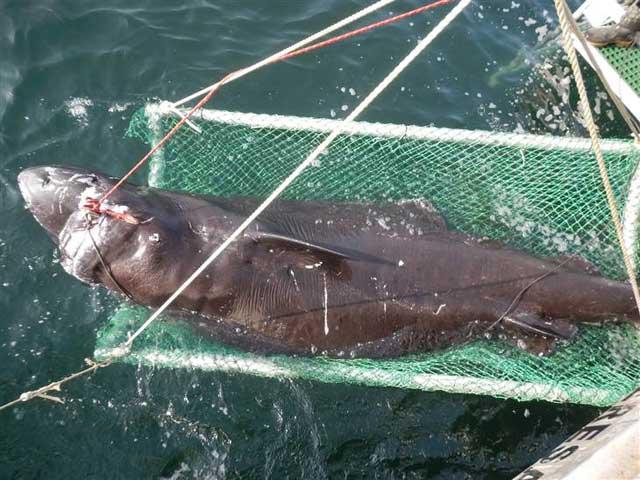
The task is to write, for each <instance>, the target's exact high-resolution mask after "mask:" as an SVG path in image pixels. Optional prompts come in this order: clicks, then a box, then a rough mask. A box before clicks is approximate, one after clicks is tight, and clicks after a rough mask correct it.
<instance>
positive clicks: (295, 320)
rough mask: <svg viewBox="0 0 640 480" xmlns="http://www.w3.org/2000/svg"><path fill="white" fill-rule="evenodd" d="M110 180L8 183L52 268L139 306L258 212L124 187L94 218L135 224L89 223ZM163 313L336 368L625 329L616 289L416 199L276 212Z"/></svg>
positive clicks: (47, 170)
mask: <svg viewBox="0 0 640 480" xmlns="http://www.w3.org/2000/svg"><path fill="white" fill-rule="evenodd" d="M115 181H116V179H113V178H109V177H107V176H105V175H102V174H100V173H94V172H90V171H87V170H84V169H81V168H77V167H34V168H29V169H26V170H24V171H23V172H21V173H20V175H19V184H20V190H21V192H22V194H23V196H24V199H25V201H26V204H27V207H28V208H29V210H30V211H31V213H32V214H33V216H34V217H35V218H36V220H37V221H38V222H39V223H40V224H41V225H42V226H43V227H44V228H45V230H46V231H47V232H48V234H49V236H50V237H51V238H52V239H53V240H54V242H55V243H56V244H57V246H58V248H59V249H60V252H61V259H62V261H61V263H62V266H63V267H64V268H65V270H66V271H67V272H68V273H70V274H71V275H73V276H75V277H76V278H78V279H80V280H82V281H83V282H87V283H90V284H102V285H104V286H106V287H107V288H108V289H109V290H111V291H113V292H116V293H119V292H121V291H122V290H124V291H125V292H126V293H127V294H129V295H130V296H131V297H132V299H133V300H134V301H135V302H137V303H139V304H142V305H147V306H150V307H157V306H159V305H160V304H162V303H163V302H164V301H165V299H167V298H168V297H169V296H170V295H171V294H172V293H173V292H174V291H175V290H176V289H177V287H178V286H179V285H180V284H181V283H182V282H183V281H184V280H185V279H186V278H187V277H188V276H189V275H190V274H191V273H192V272H193V271H194V270H195V269H196V268H197V267H198V266H200V265H201V263H202V262H203V261H204V260H205V258H207V256H208V255H209V254H210V253H211V252H212V251H213V250H214V249H215V247H217V246H218V245H220V243H221V242H222V241H223V240H224V239H225V238H227V237H228V236H229V235H230V233H231V232H232V231H233V230H234V229H235V228H236V227H237V226H238V225H239V224H240V222H241V221H242V220H243V219H244V218H245V217H246V216H247V214H249V213H250V212H251V211H252V209H253V208H254V207H255V206H256V205H257V202H258V201H257V200H255V199H247V198H234V199H231V198H220V197H205V196H193V195H186V194H181V193H175V192H170V191H164V190H159V189H154V188H149V187H139V186H134V185H132V184H124V185H123V186H122V188H120V189H118V190H117V191H116V192H115V193H114V194H113V196H111V197H110V198H109V200H108V202H107V203H106V204H105V206H106V207H108V208H111V209H112V210H116V211H120V212H125V213H126V214H127V215H129V216H131V217H134V218H135V219H137V221H138V223H137V224H132V223H128V222H125V221H122V220H119V219H115V218H112V217H110V216H106V215H101V216H100V217H95V216H94V217H91V216H89V215H88V214H87V211H86V210H84V209H83V208H82V205H83V204H84V202H85V201H86V199H87V198H100V196H101V195H102V194H103V193H104V192H106V191H107V190H108V189H109V188H110V187H111V186H112V185H113V184H114V183H115ZM92 238H93V241H92ZM94 242H95V246H94ZM96 247H97V250H98V251H99V252H100V254H101V255H102V257H103V259H104V261H105V264H106V265H108V267H109V269H110V273H108V272H106V271H105V268H104V265H103V264H102V262H101V261H100V259H99V256H98V253H97V250H96ZM114 280H115V282H117V284H116V283H115V282H114ZM510 307H511V308H510ZM173 309H174V312H190V314H189V315H187V317H186V318H187V319H188V321H189V322H190V323H191V324H192V325H193V326H194V327H195V328H197V329H198V330H200V331H201V332H204V333H206V334H207V335H211V336H212V337H214V338H217V339H221V340H222V341H224V342H227V343H231V344H233V345H236V346H240V347H242V348H245V349H247V350H251V351H257V352H263V353H276V352H280V353H282V352H284V353H291V354H302V355H328V356H334V357H347V358H348V357H389V356H399V355H403V354H406V353H411V352H420V351H428V350H433V349H437V348H443V347H448V346H451V345H455V344H459V343H462V342H466V341H469V340H472V339H475V338H478V337H480V336H483V335H486V334H487V331H490V332H492V333H494V332H501V335H502V336H504V337H506V339H508V340H511V341H512V342H513V343H515V344H517V345H519V346H520V347H523V348H525V349H528V350H530V351H532V352H535V353H547V352H549V351H550V350H551V348H552V344H553V341H554V340H555V339H556V338H569V337H571V336H572V335H573V333H574V332H575V324H576V323H579V322H594V321H601V320H604V319H612V318H615V319H618V320H621V321H622V320H629V321H634V322H638V314H637V311H636V309H635V304H634V299H633V295H632V292H631V289H630V287H629V286H628V285H627V284H625V283H622V282H617V281H613V280H609V279H606V278H603V277H600V276H597V275H595V274H590V273H588V272H587V271H585V270H584V269H583V268H577V267H576V266H574V265H572V264H570V263H567V264H558V262H554V261H551V260H543V259H539V258H535V257H532V256H530V255H527V254H524V253H521V252H518V251H514V250H511V249H508V248H505V247H504V246H501V245H496V244H495V243H489V242H483V241H481V240H478V239H475V238H472V237H470V236H467V235H463V234H460V233H455V232H451V231H448V230H447V228H446V226H445V223H444V221H443V220H442V219H441V218H440V216H439V215H438V214H437V213H436V212H435V211H434V210H433V209H432V208H430V206H429V205H427V204H421V203H418V202H405V203H403V204H398V205H379V206H378V205H366V204H330V203H322V202H302V201H277V202H276V203H274V204H273V205H272V206H271V207H270V208H269V209H268V210H267V211H266V212H265V214H264V215H263V216H261V217H260V218H259V219H258V221H257V222H255V223H254V224H253V225H252V226H251V227H250V228H249V229H248V230H247V231H246V232H245V234H244V235H243V236H242V237H241V238H239V239H238V240H237V241H236V242H234V243H232V244H231V246H230V247H229V248H228V249H227V250H225V251H224V252H223V254H222V255H221V256H220V257H219V258H218V260H217V261H216V262H214V263H213V264H212V265H211V266H210V267H209V268H208V269H207V270H206V271H205V273H204V274H203V275H201V276H200V277H199V278H198V279H197V280H196V281H195V282H194V283H193V284H192V285H191V286H190V287H188V288H187V289H186V291H185V292H184V293H183V294H182V295H180V296H179V297H178V299H177V300H176V302H175V304H174V305H173ZM505 312H507V314H506V315H504V314H505ZM503 316H504V318H503V319H502V320H501V321H500V322H499V324H498V325H495V328H490V327H491V326H492V325H493V324H495V322H496V321H497V320H498V319H500V318H501V317H503Z"/></svg>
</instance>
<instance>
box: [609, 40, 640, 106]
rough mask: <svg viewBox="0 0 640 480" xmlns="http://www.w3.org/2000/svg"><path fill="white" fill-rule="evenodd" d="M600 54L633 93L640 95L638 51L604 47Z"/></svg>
mask: <svg viewBox="0 0 640 480" xmlns="http://www.w3.org/2000/svg"><path fill="white" fill-rule="evenodd" d="M600 53H602V56H603V57H604V58H606V59H607V62H608V63H609V64H610V65H611V66H612V67H613V69H614V70H615V71H616V72H617V73H618V74H619V75H620V77H622V79H623V80H624V81H625V82H627V84H628V85H629V86H630V87H631V88H632V89H633V91H634V92H636V94H638V95H640V49H637V48H624V47H606V48H601V49H600Z"/></svg>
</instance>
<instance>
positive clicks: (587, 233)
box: [96, 106, 640, 405]
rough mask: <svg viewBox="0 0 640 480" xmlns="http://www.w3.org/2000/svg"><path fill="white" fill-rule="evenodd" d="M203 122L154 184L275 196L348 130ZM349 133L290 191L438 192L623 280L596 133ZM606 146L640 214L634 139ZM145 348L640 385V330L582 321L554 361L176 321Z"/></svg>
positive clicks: (510, 385) (163, 118) (180, 139)
mask: <svg viewBox="0 0 640 480" xmlns="http://www.w3.org/2000/svg"><path fill="white" fill-rule="evenodd" d="M194 120H195V123H196V124H197V126H198V128H200V129H201V132H200V133H197V132H195V131H194V130H192V129H189V128H182V129H181V130H180V131H179V133H178V134H177V135H176V136H175V137H174V138H173V139H172V140H171V141H170V142H169V143H168V144H167V146H166V147H165V148H164V149H163V151H162V152H160V154H158V155H156V157H155V158H154V160H153V164H152V168H151V173H150V183H151V184H152V185H154V186H158V187H162V188H168V189H176V190H185V191H190V192H198V193H210V194H217V195H250V196H265V195H267V194H268V193H270V192H271V191H272V190H273V189H274V188H275V187H276V186H277V185H278V184H279V183H280V182H281V181H282V179H283V178H284V177H285V176H286V175H287V174H288V173H290V172H291V171H292V170H293V169H294V168H295V166H297V165H298V164H299V163H300V162H301V161H302V160H303V159H304V157H305V155H306V154H308V153H309V152H310V151H311V150H312V149H313V147H314V146H316V145H317V144H318V143H319V142H320V141H321V140H322V139H323V138H324V137H325V135H326V132H328V131H329V130H330V129H331V128H333V127H334V126H335V122H333V121H331V120H314V119H303V118H291V117H278V116H265V115H250V114H237V113H230V112H216V111H205V112H203V113H202V115H201V117H200V118H195V119H194ZM176 122H177V117H176V116H175V115H174V114H171V113H166V112H164V111H163V109H162V107H158V106H148V107H147V109H146V110H145V111H140V112H138V113H137V114H136V115H135V116H134V118H133V120H132V123H131V126H130V129H129V135H131V136H134V137H137V138H140V139H142V140H144V141H146V142H149V143H153V142H154V141H157V139H158V138H159V136H160V135H161V134H163V133H164V132H166V131H167V130H168V129H170V128H171V127H172V126H173V125H175V123H176ZM348 132H349V133H347V134H343V135H341V136H340V137H339V138H338V139H337V140H336V141H335V142H334V143H333V144H332V145H331V146H330V148H329V150H328V151H326V152H325V153H324V154H323V155H322V156H321V157H320V159H319V162H318V165H316V166H311V167H309V169H308V170H307V171H306V172H305V173H304V174H303V175H302V176H301V177H300V178H299V179H298V180H297V181H296V182H295V183H294V184H293V185H292V186H291V187H290V188H289V189H288V190H287V191H286V192H285V195H284V196H285V197H288V198H295V199H324V200H333V201H341V200H349V201H354V200H359V201H367V202H381V201H384V202H389V201H396V200H404V199H426V200H428V201H430V202H431V203H432V204H433V205H434V206H435V207H436V208H437V209H438V210H439V211H440V212H441V213H442V214H443V216H444V217H445V218H446V220H447V223H448V225H449V227H450V228H453V229H458V230H462V231H466V232H468V233H471V234H474V235H476V236H482V237H490V238H493V239H496V240H500V241H502V242H505V243H507V244H509V245H511V246H513V247H516V248H519V249H522V250H525V251H528V252H531V253H533V254H536V255H540V256H558V255H566V254H579V255H581V256H582V257H584V258H587V259H588V260H589V261H590V262H592V263H593V264H594V265H596V266H597V267H598V268H599V269H600V270H601V271H602V272H603V273H605V274H606V275H609V276H612V277H618V278H624V269H623V265H622V260H621V256H620V254H619V248H618V247H617V246H616V240H615V235H614V232H613V228H612V227H611V220H610V217H609V212H608V208H607V205H606V201H605V197H604V192H603V190H602V187H601V182H600V177H599V174H598V170H597V165H596V162H595V159H594V158H593V156H592V154H591V153H590V144H589V142H588V141H586V140H583V139H573V138H552V137H537V136H531V135H515V134H499V133H491V132H476V131H464V130H451V129H437V128H421V127H406V126H401V125H383V124H364V123H358V124H353V125H351V126H350V127H349V129H348ZM603 149H604V152H605V158H606V161H607V165H608V168H609V174H610V177H611V182H612V185H613V188H614V191H615V195H616V197H617V199H618V202H619V204H620V205H621V206H625V207H626V208H627V212H631V213H634V210H633V208H630V207H633V204H634V203H635V202H636V201H637V199H636V200H633V199H632V200H631V201H627V199H628V197H629V196H630V192H632V193H633V192H634V191H635V190H634V187H633V185H634V182H633V181H632V180H633V175H634V172H635V168H636V165H637V164H638V159H639V158H638V150H637V149H636V147H635V146H634V145H633V144H632V143H631V142H627V141H607V142H604V144H603ZM631 197H633V195H631ZM634 214H635V213H634ZM634 225H635V221H634V222H631V221H630V220H629V219H626V221H625V228H626V229H627V230H626V232H625V233H626V234H627V237H635V231H634V230H633V228H632V227H633V226H634ZM630 245H631V246H634V242H631V244H630ZM140 315H141V313H140V311H137V310H131V309H129V308H123V309H122V310H120V311H119V312H118V313H116V314H115V315H114V317H113V318H112V321H111V322H110V324H109V325H107V326H106V327H105V328H104V329H103V331H102V332H101V335H100V338H99V341H98V346H97V352H96V353H97V355H99V356H104V355H106V353H107V352H108V351H109V349H111V348H113V347H115V346H116V345H117V344H118V342H119V341H121V340H122V339H124V338H126V332H128V331H131V330H133V329H134V325H135V324H137V322H139V321H140V319H139V318H138V317H139V316H140ZM134 347H135V348H134V351H133V355H132V356H131V357H129V359H128V361H140V362H144V363H150V364H154V365H162V366H168V367H196V368H202V369H208V370H227V371H235V372H245V373H252V374H257V375H267V376H287V377H302V378H309V379H315V380H318V381H325V382H348V383H360V384H366V385H377V386H396V387H404V388H417V389H424V390H434V389H438V390H446V391H453V392H466V393H482V394H490V395H494V396H500V397H509V398H516V399H521V400H530V399H545V400H549V401H560V402H576V403H584V404H591V405H609V404H611V403H614V402H616V401H618V400H619V399H621V398H622V397H624V396H625V395H626V394H628V393H629V392H631V391H633V390H634V389H635V388H637V387H638V386H640V335H639V334H638V332H637V330H636V329H635V328H633V327H630V326H607V327H589V328H587V327H581V334H580V336H579V338H578V340H576V341H574V342H573V343H572V344H570V345H567V346H563V347H561V348H560V349H559V351H558V352H556V353H555V354H554V355H552V356H550V357H546V358H541V357H536V356H533V355H530V354H527V353H524V352H522V351H520V350H518V349H515V348H513V347H510V346H508V345H506V344H502V343H501V342H498V341H496V342H488V341H478V342H475V343H473V344H470V345H466V346H463V347H458V348H453V349H449V350H445V351H441V352H433V353H428V354H421V355H413V356H410V357H403V358H401V359H394V360H384V361H382V360H375V361H374V360H331V359H325V358H294V357H286V356H268V357H260V356H255V355H250V354H248V353H244V352H240V351H237V350H234V349H230V348H228V347H225V346H222V345H218V344H213V343H211V342H209V341H204V340H202V339H201V338H199V337H196V336H194V335H193V334H191V332H190V331H189V329H188V327H185V326H183V325H181V324H180V323H175V322H163V323H158V324H156V325H154V326H152V328H151V329H150V330H149V331H148V333H147V334H146V335H145V336H144V338H142V339H140V341H137V342H136V343H135V345H134Z"/></svg>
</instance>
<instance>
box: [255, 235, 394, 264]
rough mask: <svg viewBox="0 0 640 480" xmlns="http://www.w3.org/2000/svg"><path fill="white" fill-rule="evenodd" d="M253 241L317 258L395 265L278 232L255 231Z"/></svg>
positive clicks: (370, 256) (373, 257) (358, 252)
mask: <svg viewBox="0 0 640 480" xmlns="http://www.w3.org/2000/svg"><path fill="white" fill-rule="evenodd" d="M251 238H252V239H253V240H254V242H256V243H259V244H261V245H263V246H265V247H268V248H274V249H282V250H287V251H298V252H305V253H307V254H310V255H312V256H314V257H316V258H317V259H318V260H320V261H322V260H331V261H334V262H335V261H336V260H351V261H354V262H372V263H380V264H385V265H396V264H395V263H394V262H391V261H389V260H386V259H384V258H381V257H377V256H375V255H369V254H367V253H364V252H361V251H359V250H355V249H351V248H347V247H342V246H334V245H330V244H327V243H323V242H316V241H308V240H301V239H299V238H295V237H292V236H289V235H282V234H278V233H266V232H256V233H253V234H252V235H251Z"/></svg>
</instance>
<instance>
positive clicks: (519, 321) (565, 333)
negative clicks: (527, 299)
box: [503, 312, 578, 340]
mask: <svg viewBox="0 0 640 480" xmlns="http://www.w3.org/2000/svg"><path fill="white" fill-rule="evenodd" d="M503 322H504V323H505V326H513V327H517V328H520V329H522V330H524V331H526V332H529V333H534V334H538V335H545V336H549V337H553V338H558V339H562V340H570V339H572V338H573V337H574V336H575V334H576V333H577V332H578V328H577V327H576V326H575V325H574V324H572V323H570V322H567V321H566V320H559V319H554V320H545V319H543V318H542V317H541V316H539V315H537V314H536V313H532V312H516V313H514V314H512V315H508V316H506V317H504V319H503Z"/></svg>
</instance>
